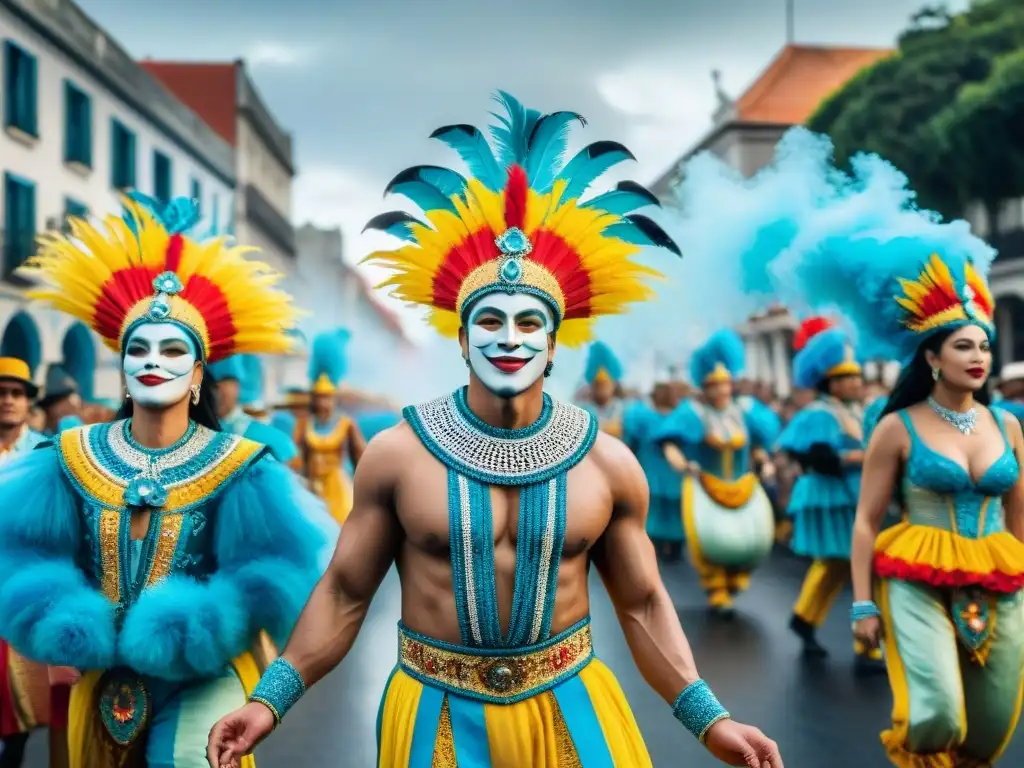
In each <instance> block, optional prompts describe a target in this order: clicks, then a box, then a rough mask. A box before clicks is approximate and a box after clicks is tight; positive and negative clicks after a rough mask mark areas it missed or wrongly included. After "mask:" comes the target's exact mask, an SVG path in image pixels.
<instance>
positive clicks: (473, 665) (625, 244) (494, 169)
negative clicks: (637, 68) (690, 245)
mask: <svg viewBox="0 0 1024 768" xmlns="http://www.w3.org/2000/svg"><path fill="white" fill-rule="evenodd" d="M499 99H500V101H501V102H502V104H503V106H504V108H505V109H506V111H507V116H505V117H501V118H499V123H498V124H497V125H496V126H494V127H493V128H492V129H491V131H492V135H493V136H494V138H495V144H496V147H497V150H496V151H492V150H491V149H490V147H489V146H488V144H487V142H486V140H485V139H484V137H483V134H482V133H481V132H480V131H479V130H477V129H476V128H472V127H471V126H468V125H455V126H449V127H447V128H442V129H439V130H438V131H435V133H434V136H435V137H437V138H440V139H441V140H442V141H444V142H445V143H447V144H449V145H450V146H452V147H453V148H454V149H456V150H457V151H458V152H459V153H460V154H461V156H462V157H463V159H464V160H465V161H466V162H467V164H468V165H469V166H470V169H471V171H472V172H473V174H474V178H469V179H466V178H464V177H462V176H461V175H460V174H458V173H455V172H454V171H450V170H447V169H442V168H437V167H432V166H419V167H417V168H412V169H409V170H407V171H404V172H403V173H402V174H400V175H399V176H398V177H396V178H395V180H394V181H393V182H392V183H391V185H390V186H389V190H391V191H395V192H399V193H402V194H404V195H406V196H408V197H410V198H411V199H412V200H413V201H414V202H415V203H416V204H417V205H419V207H420V208H422V209H423V210H424V211H425V214H426V218H427V221H428V222H429V223H424V222H421V221H419V220H417V219H414V218H413V217H411V216H410V215H409V214H407V213H404V212H403V213H398V212H396V213H390V214H383V215H381V216H378V217H377V218H375V219H374V220H373V221H372V222H371V223H370V226H371V227H372V228H377V229H381V230H384V231H386V232H390V233H391V234H394V235H396V236H398V237H400V238H402V239H404V240H406V241H407V243H406V244H405V245H404V247H402V248H400V249H399V250H396V251H388V252H380V253H376V254H373V255H371V257H370V260H371V261H373V262H376V263H378V264H381V265H383V266H384V267H386V268H388V269H389V270H390V271H392V273H393V275H392V277H391V278H390V279H389V280H388V282H387V283H385V285H391V286H394V287H395V295H396V296H397V297H399V298H401V299H404V300H407V301H412V302H415V303H419V304H422V305H426V306H428V307H430V308H431V315H430V321H431V322H432V323H433V324H434V325H435V327H436V328H438V330H440V331H441V332H442V333H444V334H446V335H449V336H454V335H455V334H456V333H457V332H458V329H459V327H460V325H462V323H463V322H464V321H465V315H466V313H467V312H468V311H469V309H470V308H471V307H472V306H473V304H474V302H475V300H476V299H477V298H479V297H481V296H484V295H488V294H490V293H494V292H498V291H502V292H509V293H514V292H525V293H529V294H531V295H532V296H536V297H538V298H539V299H540V300H541V301H543V302H545V303H546V304H547V305H549V306H550V308H551V310H552V313H553V316H554V318H555V326H556V328H557V338H558V343H559V344H566V345H569V346H575V345H579V344H581V343H584V342H586V341H589V340H590V339H591V331H592V328H591V326H592V324H593V321H594V319H595V318H596V316H597V315H600V314H606V313H613V312H620V311H622V310H623V309H624V307H625V306H626V305H627V304H628V303H629V302H633V301H638V300H642V299H644V298H647V297H648V296H649V295H650V289H649V287H648V286H647V285H646V284H645V282H644V281H643V280H642V279H641V278H643V277H645V276H647V275H651V274H652V272H651V270H650V269H648V268H646V267H643V266H641V265H640V264H638V263H636V262H634V261H633V260H632V259H631V257H632V256H633V255H634V254H636V253H637V252H638V251H639V246H640V245H641V244H645V245H661V246H665V247H667V248H670V249H673V250H675V251H676V252H677V253H678V249H677V248H676V246H675V244H674V243H673V242H672V241H671V240H670V239H669V238H668V237H667V235H665V234H664V232H662V231H661V229H660V228H659V227H657V225H655V224H654V222H653V221H650V220H649V219H646V218H645V217H642V216H637V215H635V214H631V213H629V212H630V211H632V210H635V209H636V208H639V207H642V206H646V205H650V204H656V201H655V200H654V198H653V197H652V196H651V195H650V193H648V192H647V191H646V190H642V188H639V187H638V186H637V185H635V184H632V183H631V182H627V183H624V184H623V185H621V186H620V188H619V189H618V190H616V191H613V192H609V193H606V194H600V195H597V196H595V197H593V198H591V199H590V200H589V201H587V202H585V203H579V202H578V198H579V197H580V196H581V195H582V194H583V193H584V192H585V191H586V189H587V187H588V186H589V185H590V184H591V183H592V182H593V181H594V180H595V179H596V178H597V177H598V176H599V175H600V174H601V173H603V172H604V171H605V170H606V169H607V168H609V167H610V166H611V165H614V164H615V163H617V162H618V161H620V160H624V159H626V158H628V157H631V155H629V153H628V151H627V150H626V149H625V148H624V147H621V146H620V145H618V144H615V143H613V142H599V143H597V144H593V145H590V146H589V147H585V148H584V149H582V150H581V151H580V152H579V153H578V154H577V155H576V156H575V158H574V159H571V160H570V161H569V162H568V163H567V164H565V165H564V166H563V165H562V161H561V156H562V154H563V152H564V150H565V146H566V134H567V131H568V127H569V125H570V124H571V123H572V122H573V121H575V120H576V119H577V118H578V117H579V116H578V115H576V114H574V113H570V112H558V113H554V114H550V115H541V114H539V113H537V112H533V111H528V110H526V109H525V108H523V107H522V105H520V104H519V103H518V102H517V101H516V100H515V99H513V98H512V97H510V96H508V95H507V94H500V96H499ZM404 416H405V419H406V421H407V422H408V423H409V424H410V425H411V426H412V428H413V429H414V430H415V432H416V434H417V435H418V436H419V439H420V441H421V442H422V444H423V445H424V447H425V448H426V449H427V450H428V451H429V452H430V453H431V454H432V455H433V456H434V458H436V459H437V460H438V461H439V462H440V463H441V464H443V465H444V466H445V467H446V468H447V472H448V519H449V526H450V530H451V544H452V550H451V567H452V581H453V585H454V590H455V605H456V609H457V615H458V623H459V628H460V631H461V634H462V641H461V643H460V644H459V645H452V644H448V643H443V642H440V641H438V640H435V639H432V638H429V637H424V636H420V635H416V634H414V633H412V632H409V631H408V630H407V629H406V628H404V627H400V630H399V636H400V652H399V663H398V666H397V668H396V669H395V672H394V673H393V675H392V676H391V679H390V680H389V682H388V685H387V689H386V691H385V694H384V698H383V702H382V706H381V712H380V716H379V720H378V724H379V725H378V745H379V753H378V761H377V764H378V766H380V767H381V768H429V767H430V766H442V765H443V766H455V765H458V766H459V767H460V768H513V767H514V768H554V766H580V767H581V768H595V767H596V766H612V765H620V766H636V767H637V768H641V767H643V766H650V765H651V762H650V758H649V756H648V753H647V750H646V748H645V747H644V743H643V739H642V737H641V735H640V732H639V730H638V728H637V726H636V722H635V721H634V719H633V716H632V714H631V713H630V710H629V706H628V704H627V703H626V701H625V698H624V697H623V694H622V691H621V689H620V688H619V686H618V684H617V683H616V681H615V679H614V678H613V676H612V674H611V672H610V671H609V670H608V669H607V668H606V667H605V666H604V665H603V664H602V663H601V662H600V661H598V660H596V659H595V658H594V656H593V648H592V644H591V637H590V627H589V619H585V620H583V621H581V622H580V623H579V624H577V625H575V626H572V627H566V628H553V627H552V620H553V615H552V614H553V606H554V600H555V592H556V589H557V585H558V571H559V567H560V563H561V557H562V540H563V537H564V535H565V524H566V521H565V515H566V508H567V498H566V496H567V483H566V476H567V474H568V472H569V471H570V469H571V468H572V467H574V466H575V465H576V464H578V463H579V462H580V461H582V460H583V459H584V458H585V456H586V454H587V452H588V451H589V450H590V448H591V446H592V445H593V443H594V441H595V440H596V438H597V433H598V424H597V420H596V419H595V418H594V417H593V416H592V415H591V414H590V413H589V412H588V411H586V410H584V409H582V408H577V407H575V406H570V405H564V404H560V403H557V402H555V401H553V400H551V399H550V398H549V397H547V396H545V398H544V405H543V410H542V413H541V416H540V418H539V420H538V421H537V422H536V423H535V424H533V425H531V426H529V427H527V428H525V429H522V430H500V429H494V428H492V427H490V426H488V425H486V424H485V423H483V422H482V421H481V420H480V419H478V418H477V417H476V416H475V415H474V414H473V413H472V412H471V411H470V409H469V407H468V406H467V404H466V401H465V390H458V391H456V392H454V393H453V394H451V395H448V396H445V397H441V398H438V399H437V400H434V401H431V402H429V403H426V404H424V405H421V406H418V407H412V408H407V409H406V410H405V411H404ZM490 486H497V487H510V486H511V487H516V488H518V489H519V518H518V520H519V523H518V542H517V552H516V559H517V563H518V564H519V565H518V567H517V573H516V578H515V589H514V597H513V607H512V613H511V623H510V625H509V627H508V632H507V633H503V632H502V628H501V625H500V623H499V618H498V605H497V596H496V592H495V565H494V542H493V526H492V522H491V507H490V491H489V487H490ZM559 629H560V630H562V631H557V630H559Z"/></svg>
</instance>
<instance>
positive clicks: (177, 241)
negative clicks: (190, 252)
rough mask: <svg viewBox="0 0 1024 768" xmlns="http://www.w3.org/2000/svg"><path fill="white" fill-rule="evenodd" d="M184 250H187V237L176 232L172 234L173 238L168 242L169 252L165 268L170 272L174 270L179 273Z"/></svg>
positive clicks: (165, 259) (165, 260)
mask: <svg viewBox="0 0 1024 768" xmlns="http://www.w3.org/2000/svg"><path fill="white" fill-rule="evenodd" d="M183 250H185V239H184V238H183V237H182V236H181V235H180V234H179V233H177V232H176V233H174V234H173V235H171V239H170V240H169V241H168V242H167V254H166V256H165V258H164V269H166V270H167V271H168V272H174V273H175V274H177V272H178V267H179V266H181V252H182V251H183Z"/></svg>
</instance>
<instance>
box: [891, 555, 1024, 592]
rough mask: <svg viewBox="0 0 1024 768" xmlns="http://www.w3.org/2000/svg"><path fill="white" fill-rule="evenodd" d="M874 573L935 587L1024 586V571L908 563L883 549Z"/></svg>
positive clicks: (991, 588)
mask: <svg viewBox="0 0 1024 768" xmlns="http://www.w3.org/2000/svg"><path fill="white" fill-rule="evenodd" d="M875 574H876V575H877V576H879V577H881V578H883V579H900V580H902V581H916V582H921V583H924V584H928V585H929V586H932V587H947V588H948V587H980V588H982V589H987V590H989V591H990V592H998V593H1000V594H1004V595H1009V594H1012V593H1014V592H1016V591H1017V590H1019V589H1021V588H1024V573H1019V574H1016V575H1013V576H1011V575H1009V574H1006V573H999V572H995V573H972V572H970V571H960V570H955V571H946V570H943V569H941V568H935V567H934V566H931V565H925V564H923V563H908V562H906V561H905V560H900V559H899V558H895V557H890V556H889V555H886V554H884V553H877V554H876V555H875Z"/></svg>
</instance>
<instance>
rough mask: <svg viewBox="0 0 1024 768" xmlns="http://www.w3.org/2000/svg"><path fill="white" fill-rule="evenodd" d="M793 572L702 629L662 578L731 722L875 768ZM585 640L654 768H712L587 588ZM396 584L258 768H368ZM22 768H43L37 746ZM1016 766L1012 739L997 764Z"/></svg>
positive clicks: (389, 649) (835, 643) (865, 698)
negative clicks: (805, 612) (797, 603)
mask: <svg viewBox="0 0 1024 768" xmlns="http://www.w3.org/2000/svg"><path fill="white" fill-rule="evenodd" d="M803 570H804V564H803V562H801V561H799V560H796V559H793V558H790V557H786V556H784V555H778V556H776V557H775V558H774V559H773V560H772V561H771V562H770V563H769V564H768V565H767V566H765V567H764V568H763V569H762V570H761V571H760V572H759V573H758V574H756V575H755V578H754V581H753V584H752V586H751V589H750V591H749V592H747V593H746V594H745V595H743V596H742V597H741V598H740V600H739V602H738V605H737V607H738V615H737V617H736V619H735V620H734V621H733V622H731V623H720V622H717V621H714V620H711V619H710V618H709V617H708V616H707V614H706V612H705V610H704V607H703V601H702V595H701V593H700V591H699V589H698V588H697V585H696V579H695V577H694V576H693V574H692V572H691V571H689V569H688V568H687V567H686V566H685V565H681V564H680V565H673V566H668V567H666V568H665V569H664V577H665V582H666V584H667V585H668V588H669V591H670V593H671V594H672V595H673V597H674V599H675V603H676V606H677V608H678V610H679V615H680V618H681V619H682V622H683V627H684V628H685V629H686V633H687V635H688V637H689V638H690V642H691V644H692V645H693V648H694V653H695V655H696V658H697V663H698V666H699V668H700V670H701V674H702V676H703V677H704V678H705V679H707V680H708V681H709V683H710V684H711V686H712V688H713V689H714V690H715V692H716V693H717V694H718V697H719V698H720V699H721V700H722V702H723V703H724V704H725V705H726V706H727V707H728V708H729V710H730V711H731V712H732V714H733V716H734V717H735V718H737V719H739V720H742V721H744V722H748V723H752V724H754V725H757V726H758V727H759V728H761V729H762V730H764V731H765V732H766V733H768V734H769V735H770V736H771V737H772V738H774V739H775V740H776V741H778V743H779V745H780V747H781V749H782V755H783V757H784V759H785V761H786V766H787V768H876V767H877V768H885V767H886V766H888V765H889V763H888V761H887V760H886V759H885V757H884V756H883V754H882V750H881V746H880V745H879V741H878V733H879V731H881V730H882V729H883V728H884V727H886V726H887V724H888V717H889V710H890V706H891V699H890V696H889V691H888V686H887V683H886V680H885V677H884V675H883V676H880V677H876V678H871V679H867V680H864V679H855V678H854V677H853V675H852V674H851V660H850V656H851V646H850V636H849V624H848V620H847V618H846V616H847V612H846V607H847V606H848V605H849V599H850V598H849V594H846V595H844V596H843V597H841V598H840V602H839V603H838V605H837V609H836V610H835V611H834V612H833V615H832V616H831V617H830V618H829V621H828V623H827V624H826V626H825V628H824V630H823V632H822V634H821V638H822V641H823V642H824V643H825V644H826V645H827V646H828V647H829V648H830V649H832V651H833V654H832V657H831V658H830V659H828V660H826V661H823V662H818V663H808V662H805V661H803V660H802V659H801V657H800V654H799V646H798V643H797V641H796V639H795V638H794V637H792V636H791V635H790V633H789V631H788V629H787V627H786V624H787V622H788V619H789V611H790V607H791V605H792V602H793V600H794V599H795V596H796V593H797V590H798V588H799V585H800V579H801V578H802V576H803ZM592 588H593V591H594V596H595V599H594V601H593V610H594V613H593V617H594V640H595V646H596V649H597V653H598V655H599V656H600V657H601V658H602V659H603V660H604V661H605V663H607V664H608V665H609V666H610V667H611V668H612V670H614V672H615V673H616V675H617V676H618V678H619V681H620V682H621V684H622V687H623V688H624V689H625V692H626V696H627V697H628V698H629V700H630V702H631V704H632V706H633V711H634V712H635V713H636V717H637V720H638V722H639V723H640V727H641V729H642V730H643V734H644V738H645V740H646V742H647V746H648V748H649V749H650V752H651V755H652V757H653V760H654V765H655V766H657V768H663V767H665V768H668V767H669V766H682V767H683V768H704V766H707V767H708V768H711V767H712V766H715V765H718V763H716V762H715V761H714V760H712V759H711V758H710V757H709V756H708V755H707V753H706V752H704V750H703V748H702V747H701V746H700V745H699V744H698V743H697V742H696V741H695V740H694V739H693V738H691V737H690V736H689V734H687V733H686V732H685V731H683V729H682V727H681V726H680V725H679V724H678V723H677V722H676V721H675V720H674V719H673V718H672V714H671V712H670V711H669V708H668V707H667V706H666V705H665V703H664V702H662V701H661V700H660V699H659V698H658V697H657V696H656V695H655V694H654V693H653V692H652V691H651V690H650V689H648V688H647V686H646V685H645V684H644V682H643V680H642V679H641V678H640V676H639V675H638V674H637V672H636V669H635V668H634V666H633V663H632V660H631V658H630V656H629V653H628V650H627V648H626V644H625V641H624V640H623V637H622V633H621V632H620V630H619V629H618V626H617V624H616V621H615V614H614V612H613V611H612V608H611V605H610V603H609V602H608V599H607V597H606V595H605V593H604V589H603V587H602V586H601V584H600V581H599V580H598V579H597V578H596V577H595V578H594V580H593V584H592ZM398 608H399V594H398V581H397V578H396V577H395V575H394V574H392V575H391V576H389V577H388V579H387V581H386V582H385V584H384V586H383V588H382V590H381V592H380V594H379V596H378V597H377V600H376V601H375V603H374V605H373V609H372V610H371V612H370V615H369V617H368V618H367V621H366V624H365V625H364V627H363V631H362V633H361V634H360V636H359V639H358V641H357V642H356V645H355V648H354V649H353V651H352V654H351V656H350V657H349V658H348V659H347V660H346V661H345V663H344V664H342V666H341V667H340V668H339V669H337V670H336V671H335V672H334V673H333V674H331V675H330V676H329V677H328V678H327V679H326V680H324V681H323V682H322V683H321V684H320V685H318V686H316V688H314V689H313V690H312V691H310V693H309V694H308V695H307V696H306V697H305V698H304V699H303V700H302V701H301V702H299V704H298V705H297V706H296V707H295V709H293V710H292V712H291V713H290V714H289V716H288V718H287V720H286V721H285V723H284V724H283V725H282V727H281V728H280V730H279V731H278V732H277V733H275V734H274V735H273V736H272V737H271V738H270V739H269V740H268V741H267V742H266V743H265V744H264V745H263V746H262V747H261V748H260V750H259V752H258V753H257V756H258V762H259V766H260V768H314V766H315V767H316V768H322V767H324V766H329V767H330V768H373V767H374V760H375V757H376V743H375V736H374V732H375V727H376V717H377V706H378V704H379V701H380V694H381V689H382V686H383V685H384V682H385V680H386V679H387V676H388V673H389V672H390V671H391V668H392V666H393V665H394V661H395V622H396V621H397V620H398ZM32 741H33V742H35V743H34V744H33V746H32V748H31V750H30V753H29V756H28V761H27V764H26V765H27V768H45V766H46V762H45V745H44V744H43V743H42V742H43V741H44V740H43V739H42V738H40V737H34V738H33V739H32ZM1000 764H1001V765H1003V766H1007V768H1009V767H1010V766H1021V765H1024V738H1021V737H1020V736H1018V737H1017V738H1016V739H1015V740H1014V742H1013V744H1012V745H1011V747H1010V749H1009V751H1008V752H1007V753H1006V755H1005V756H1004V758H1003V760H1002V761H1001V763H1000Z"/></svg>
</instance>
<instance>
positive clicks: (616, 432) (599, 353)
mask: <svg viewBox="0 0 1024 768" xmlns="http://www.w3.org/2000/svg"><path fill="white" fill-rule="evenodd" d="M624 374H625V369H624V368H623V367H622V362H621V361H620V360H619V358H618V357H617V356H616V354H615V353H614V352H612V348H611V347H609V346H608V345H607V344H605V343H604V342H602V341H595V342H594V343H593V344H591V345H590V348H589V349H588V350H587V365H586V372H585V373H584V378H585V380H586V382H587V400H586V401H585V402H584V404H583V405H584V407H585V408H586V409H587V410H588V411H590V412H591V413H593V414H594V416H595V418H596V419H597V423H598V427H599V428H600V430H601V431H602V432H606V433H607V434H609V435H611V436H612V437H622V418H623V412H624V410H625V398H623V396H622V377H623V375H624Z"/></svg>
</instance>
